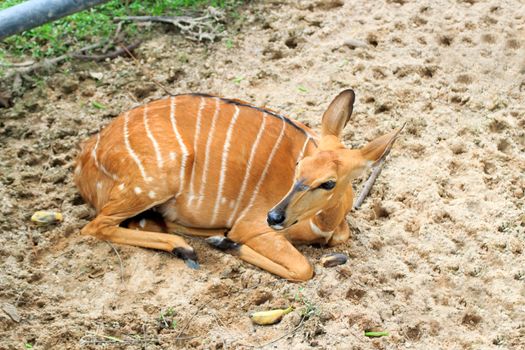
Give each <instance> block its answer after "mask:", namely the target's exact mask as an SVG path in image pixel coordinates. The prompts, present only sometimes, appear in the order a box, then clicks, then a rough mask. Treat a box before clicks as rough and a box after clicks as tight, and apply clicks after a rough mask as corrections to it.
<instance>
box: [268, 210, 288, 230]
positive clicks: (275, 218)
mask: <svg viewBox="0 0 525 350" xmlns="http://www.w3.org/2000/svg"><path fill="white" fill-rule="evenodd" d="M284 220H286V215H285V213H284V210H280V209H272V210H270V211H269V212H268V216H267V218H266V221H267V222H268V225H269V226H270V227H271V228H273V229H274V230H282V229H283V228H284V226H283V225H282V223H283V222H284Z"/></svg>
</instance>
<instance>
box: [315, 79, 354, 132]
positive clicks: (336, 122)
mask: <svg viewBox="0 0 525 350" xmlns="http://www.w3.org/2000/svg"><path fill="white" fill-rule="evenodd" d="M354 101H355V94H354V91H353V90H351V89H348V90H344V91H342V92H341V93H340V94H339V95H337V97H336V98H334V100H333V101H332V103H330V106H328V109H327V110H326V112H324V114H323V120H322V122H321V136H328V135H333V136H336V137H337V138H339V137H340V136H341V132H342V131H343V128H344V127H345V125H346V123H347V122H348V120H349V119H350V116H351V115H352V109H353V107H354Z"/></svg>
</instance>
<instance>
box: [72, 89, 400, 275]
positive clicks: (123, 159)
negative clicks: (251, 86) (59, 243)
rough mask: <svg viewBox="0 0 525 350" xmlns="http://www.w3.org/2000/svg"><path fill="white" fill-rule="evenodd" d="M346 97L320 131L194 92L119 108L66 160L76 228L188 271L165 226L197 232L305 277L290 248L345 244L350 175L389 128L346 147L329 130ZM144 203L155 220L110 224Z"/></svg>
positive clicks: (347, 108)
mask: <svg viewBox="0 0 525 350" xmlns="http://www.w3.org/2000/svg"><path fill="white" fill-rule="evenodd" d="M354 98H355V96H354V92H353V91H352V90H345V91H343V92H341V93H340V94H339V95H338V96H337V97H336V98H335V99H334V101H333V102H332V103H331V104H330V106H329V107H328V109H327V110H326V112H325V113H324V115H323V119H322V128H321V137H320V138H318V137H317V136H316V135H315V134H314V132H313V131H312V130H311V129H309V128H308V127H306V126H305V125H303V124H301V123H299V122H297V121H293V120H291V119H288V118H285V117H283V116H281V115H279V114H276V113H274V112H271V111H269V110H265V109H261V108H257V107H253V106H251V105H249V104H246V103H244V102H241V101H237V100H229V99H224V98H219V97H213V96H208V95H202V94H188V95H178V96H173V97H168V98H166V99H163V100H158V101H154V102H151V103H148V104H146V105H144V106H142V107H138V108H135V109H133V110H131V111H128V112H126V113H124V114H122V115H121V116H119V117H117V118H116V119H115V120H114V121H113V122H112V123H110V124H109V125H108V126H107V127H106V128H105V129H104V130H102V131H101V132H100V133H99V134H97V135H95V136H93V137H92V138H91V139H89V140H88V141H87V142H86V143H85V144H84V145H83V149H82V151H81V153H80V155H79V157H78V159H77V165H76V168H75V182H76V185H77V186H78V188H79V190H80V193H81V194H82V196H83V198H84V199H85V200H86V201H88V202H89V203H91V204H92V205H93V206H94V207H95V208H96V210H97V216H96V218H95V219H94V220H93V221H91V222H90V223H89V224H88V225H86V226H85V227H84V228H83V229H82V234H86V235H92V236H95V237H98V238H100V239H104V240H108V241H111V242H115V243H122V244H130V245H135V246H140V247H147V248H153V249H160V250H165V251H167V252H172V253H174V254H175V255H176V256H178V257H180V258H182V259H183V260H185V261H186V263H187V264H188V265H190V266H197V263H196V260H197V257H196V254H195V252H194V250H193V248H192V247H191V246H189V245H188V244H187V243H186V241H185V240H184V239H183V238H182V237H179V236H177V235H173V234H169V233H181V234H188V235H193V236H200V237H207V238H208V239H207V240H208V242H209V243H210V244H212V245H214V246H215V247H217V248H220V249H222V250H226V251H229V252H231V253H235V254H237V255H238V256H239V257H240V258H241V259H243V260H245V261H247V262H249V263H251V264H253V265H256V266H259V267H260V268H262V269H265V270H267V271H269V272H271V273H274V274H276V275H279V276H282V277H284V278H287V279H289V280H296V281H302V280H308V279H310V278H311V277H312V275H313V269H312V266H311V265H310V263H309V262H308V260H307V259H306V258H305V257H304V256H303V255H302V254H301V253H300V252H299V251H297V250H296V249H295V247H294V246H293V245H292V243H322V244H327V245H329V246H333V245H336V244H339V243H341V242H344V241H346V240H347V239H348V237H349V228H348V224H347V222H346V220H345V216H346V214H347V213H348V212H349V210H350V208H351V206H352V200H353V192H352V184H351V181H352V179H355V178H356V177H357V176H359V175H360V174H361V173H362V171H363V170H364V169H365V168H366V167H367V166H368V165H371V164H372V163H374V162H375V161H377V160H378V159H379V158H380V157H381V156H382V155H383V153H385V151H386V150H387V149H389V147H390V145H391V144H392V143H393V141H394V140H395V138H396V136H397V135H398V132H399V130H396V131H393V132H391V133H389V134H387V135H384V136H381V137H379V138H377V139H375V140H373V141H372V142H370V143H369V144H367V145H366V146H365V147H364V148H362V149H358V150H350V149H346V148H345V147H344V146H343V144H342V143H341V140H340V136H341V132H342V130H343V128H344V126H345V125H346V123H347V122H348V119H349V118H350V115H351V114H352V108H353V103H354ZM276 203H278V204H276ZM148 209H154V210H155V211H156V212H158V213H160V215H162V218H163V221H164V223H163V224H160V225H159V224H157V223H155V221H152V220H147V221H145V220H144V219H143V220H141V221H140V222H139V224H136V223H133V222H132V224H130V225H129V226H128V227H122V226H123V225H122V223H123V222H124V221H125V220H127V219H129V218H132V217H134V216H136V215H138V214H140V213H143V212H145V211H147V210H148ZM119 225H120V226H119ZM132 228H134V229H132ZM166 232H168V233H166ZM291 242H292V243H291Z"/></svg>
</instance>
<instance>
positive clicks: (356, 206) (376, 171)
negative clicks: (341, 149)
mask: <svg viewBox="0 0 525 350" xmlns="http://www.w3.org/2000/svg"><path fill="white" fill-rule="evenodd" d="M405 125H406V123H405V124H403V126H402V127H401V128H399V130H398V131H397V133H396V134H395V135H394V137H393V139H392V141H390V144H389V145H388V146H387V148H386V150H385V152H384V153H383V155H382V156H381V158H380V159H379V160H378V161H376V164H375V165H374V170H373V171H372V173H371V174H370V177H369V178H368V180H366V182H365V184H364V186H363V189H362V190H361V193H359V197H358V198H357V200H356V201H355V204H354V210H357V209H359V207H361V204H363V202H364V200H365V198H366V197H367V196H368V194H369V193H370V190H371V189H372V186H374V183H375V182H376V179H377V177H378V176H379V174H381V170H383V165H384V163H385V161H386V158H387V157H388V154H389V153H390V150H391V149H392V146H393V145H394V142H395V141H396V138H397V136H398V135H399V133H400V132H401V131H402V130H403V129H404V128H405Z"/></svg>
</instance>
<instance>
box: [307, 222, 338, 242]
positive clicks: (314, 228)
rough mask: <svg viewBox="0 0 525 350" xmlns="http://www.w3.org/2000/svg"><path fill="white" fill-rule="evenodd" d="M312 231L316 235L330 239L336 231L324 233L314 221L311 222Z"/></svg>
mask: <svg viewBox="0 0 525 350" xmlns="http://www.w3.org/2000/svg"><path fill="white" fill-rule="evenodd" d="M310 229H312V232H313V233H315V234H316V235H318V236H320V237H324V238H330V237H332V234H333V233H334V231H322V230H321V229H320V228H319V227H317V225H316V224H314V222H313V221H312V220H310Z"/></svg>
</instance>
